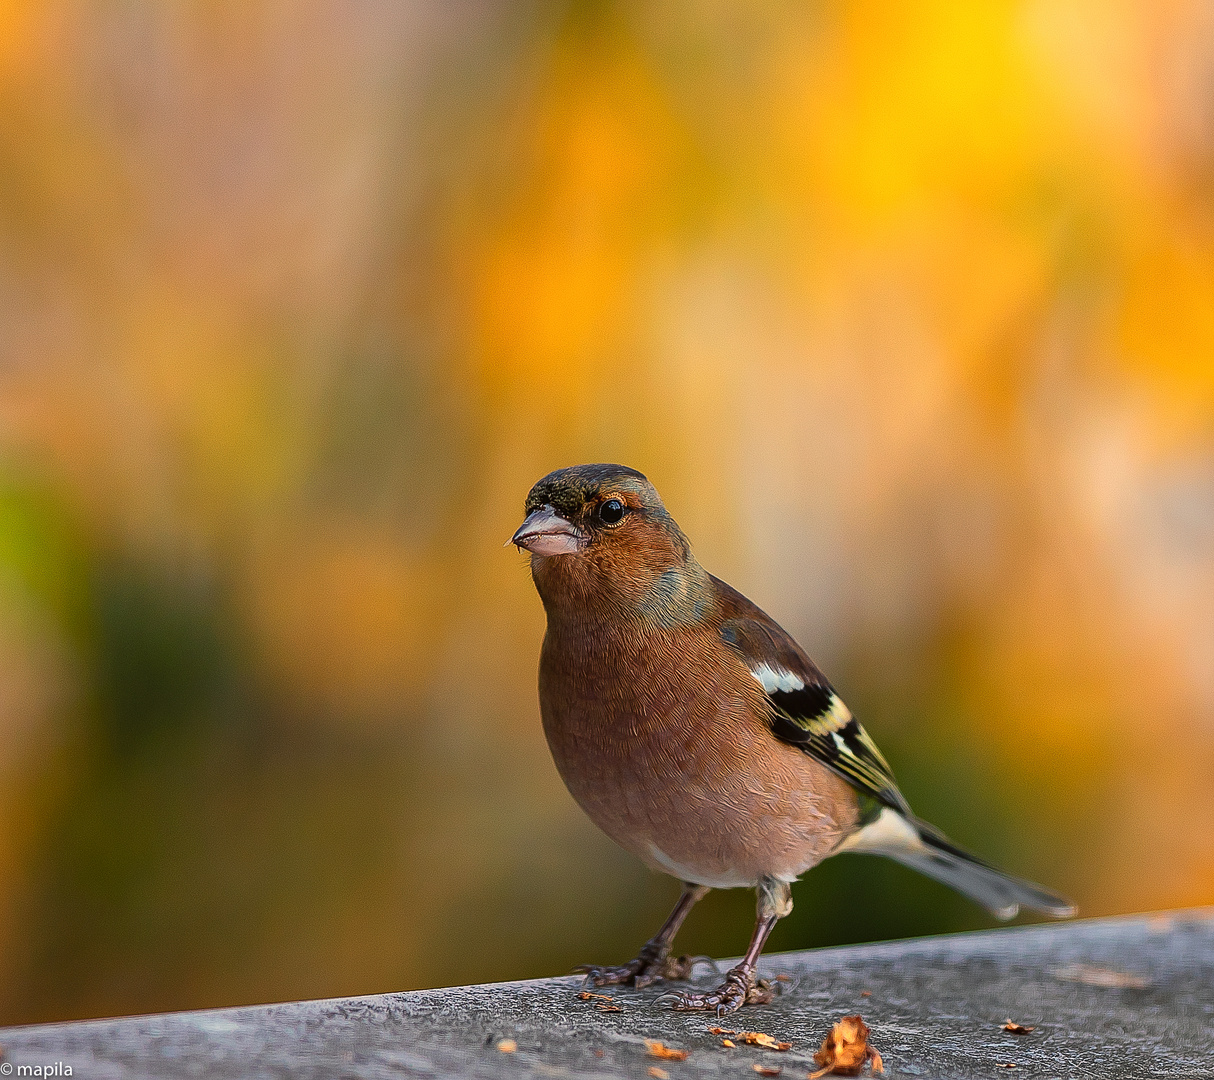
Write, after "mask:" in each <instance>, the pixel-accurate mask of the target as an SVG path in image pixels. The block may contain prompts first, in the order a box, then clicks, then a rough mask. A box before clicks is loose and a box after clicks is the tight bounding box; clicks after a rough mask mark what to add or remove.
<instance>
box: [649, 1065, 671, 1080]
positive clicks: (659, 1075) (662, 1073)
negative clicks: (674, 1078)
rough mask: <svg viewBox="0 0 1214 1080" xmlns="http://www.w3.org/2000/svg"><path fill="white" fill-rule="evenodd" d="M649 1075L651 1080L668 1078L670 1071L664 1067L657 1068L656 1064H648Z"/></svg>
mask: <svg viewBox="0 0 1214 1080" xmlns="http://www.w3.org/2000/svg"><path fill="white" fill-rule="evenodd" d="M649 1075H650V1076H652V1077H653V1080H670V1073H668V1072H667V1071H666V1070H665V1069H659V1068H658V1067H657V1066H656V1065H650V1066H649Z"/></svg>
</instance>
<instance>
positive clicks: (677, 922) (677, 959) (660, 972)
mask: <svg viewBox="0 0 1214 1080" xmlns="http://www.w3.org/2000/svg"><path fill="white" fill-rule="evenodd" d="M707 895H708V888H707V886H704V885H691V884H689V883H688V882H686V881H685V882H683V894H682V896H680V897H679V902H678V903H677V904H675V906H674V911H672V912H671V913H670V917H669V918H668V919H667V920H666V921H665V922H664V923H662V929H661V930H659V931H658V932H657V933H656V934H654V935H653V937H651V938H650V939H649V940H648V941H647V942H645V944H644V945H642V946H641V951H640V952H639V953H638V954H637V956H636V959H635V960H630V961H628V963H627V964H624V965H623V966H622V967H596V966H594V965H591V964H583V965H582V966H581V967H577V968H574V971H579V972H584V973H585V975H586V981H587V982H589V983H590V984H591V985H593V986H611V985H613V984H616V983H625V984H627V985H629V986H636V987H643V986H649V985H650V984H651V983H655V982H657V981H658V980H659V979H686V978H687V977H688V976H690V975H691V968H692V964H693V963H694V962H695V961H694V960H693V958H692V957H689V956H671V955H670V945H671V943H672V942H673V941H674V936H675V934H677V933H678V932H679V927H680V926H682V925H683V920H684V919H686V918H687V913H688V912H689V911H691V909H692V908H693V907H694V906H695V904H696V901H697V900H702V899H703V898H704V897H705V896H707Z"/></svg>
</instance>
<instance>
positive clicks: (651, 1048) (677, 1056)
mask: <svg viewBox="0 0 1214 1080" xmlns="http://www.w3.org/2000/svg"><path fill="white" fill-rule="evenodd" d="M645 1053H647V1054H648V1055H649V1056H650V1057H655V1058H661V1059H662V1060H664V1061H686V1060H687V1051H686V1050H673V1049H671V1048H670V1047H669V1046H666V1045H665V1044H664V1043H660V1042H658V1040H657V1039H646V1040H645Z"/></svg>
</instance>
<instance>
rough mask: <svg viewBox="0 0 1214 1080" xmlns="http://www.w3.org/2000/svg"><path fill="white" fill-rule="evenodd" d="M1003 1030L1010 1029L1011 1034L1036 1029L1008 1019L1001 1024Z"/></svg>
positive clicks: (1024, 1033)
mask: <svg viewBox="0 0 1214 1080" xmlns="http://www.w3.org/2000/svg"><path fill="white" fill-rule="evenodd" d="M1003 1030H1004V1031H1010V1032H1011V1033H1012V1034H1013V1035H1027V1034H1028V1033H1029V1032H1030V1031H1036V1030H1037V1029H1036V1028H1035V1027H1025V1026H1024V1025H1023V1024H1017V1023H1016V1021H1015V1020H1008V1021H1007V1022H1006V1023H1005V1024H1004V1025H1003Z"/></svg>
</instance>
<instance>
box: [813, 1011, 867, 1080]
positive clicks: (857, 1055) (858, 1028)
mask: <svg viewBox="0 0 1214 1080" xmlns="http://www.w3.org/2000/svg"><path fill="white" fill-rule="evenodd" d="M814 1062H815V1063H816V1064H818V1065H820V1066H822V1067H821V1068H820V1069H819V1070H818V1071H817V1072H816V1073H810V1074H809V1075H810V1080H817V1077H820V1076H825V1075H826V1074H827V1073H833V1074H834V1075H836V1076H859V1075H860V1073H861V1071H862V1070H863V1069H864V1066H865V1065H867V1064H871V1065H872V1069H873V1072H877V1073H879V1072H882V1071H883V1069H882V1064H881V1055H880V1054H878V1053H877V1051H876V1050H874V1049H873V1048H872V1047H871V1046H869V1045H868V1025H867V1024H866V1023H865V1022H864V1021H863V1020H862V1019H861V1018H860V1016H859V1015H856V1016H845V1017H843V1019H842V1020H840V1021H839V1022H838V1023H837V1024H835V1026H834V1027H833V1028H831V1029H830V1034H829V1035H827V1036H826V1038H825V1039H823V1040H822V1048H821V1049H820V1050H819V1051H818V1052H817V1053H816V1054H814Z"/></svg>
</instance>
